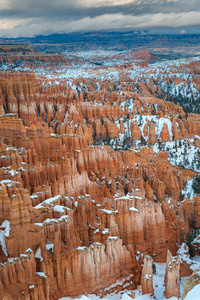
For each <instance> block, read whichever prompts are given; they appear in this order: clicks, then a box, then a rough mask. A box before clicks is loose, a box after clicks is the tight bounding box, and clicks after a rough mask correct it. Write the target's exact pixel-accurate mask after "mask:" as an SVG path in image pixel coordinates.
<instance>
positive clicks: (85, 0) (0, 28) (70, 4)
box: [0, 0, 200, 36]
mask: <svg viewBox="0 0 200 300" xmlns="http://www.w3.org/2000/svg"><path fill="white" fill-rule="evenodd" d="M0 2H1V5H0V36H2V35H5V36H20V35H27V36H32V35H36V34H48V33H55V32H60V33H63V32H69V31H76V30H98V29H99V30H101V29H120V28H121V29H123V28H136V29H137V28H140V29H141V28H148V27H154V26H155V27H159V26H164V27H179V26H192V25H196V26H198V25H200V21H199V20H200V15H199V12H200V9H199V5H198V2H199V0H192V1H188V0H177V1H176V0H140V1H139V0H133V1H131V0H57V1H55V0H54V1H52V0H35V1H30V0H1V1H0ZM177 18H178V19H179V20H180V22H177ZM145 20H146V21H145Z"/></svg>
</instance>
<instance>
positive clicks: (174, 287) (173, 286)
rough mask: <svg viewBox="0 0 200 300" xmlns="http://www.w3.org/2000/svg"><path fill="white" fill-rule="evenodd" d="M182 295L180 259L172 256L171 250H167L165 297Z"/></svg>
mask: <svg viewBox="0 0 200 300" xmlns="http://www.w3.org/2000/svg"><path fill="white" fill-rule="evenodd" d="M179 296H180V259H179V257H172V254H171V252H170V251H169V250H168V251H167V262H166V271H165V297H166V298H167V299H168V298H171V297H179Z"/></svg>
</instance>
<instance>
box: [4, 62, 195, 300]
mask: <svg viewBox="0 0 200 300" xmlns="http://www.w3.org/2000/svg"><path fill="white" fill-rule="evenodd" d="M53 63H54V62H53ZM142 67H147V64H146V63H144V65H142ZM123 76H124V80H123V82H121V83H118V84H119V85H120V89H123V88H124V89H125V90H126V91H127V92H126V93H122V92H121V90H120V91H119V92H117V91H116V90H115V89H114V85H115V84H116V83H114V80H113V81H109V80H108V82H105V81H104V80H102V82H100V83H99V84H101V89H99V90H97V89H95V85H96V84H97V82H96V81H95V80H93V79H90V81H87V80H86V79H84V78H78V79H73V80H71V81H70V84H69V83H68V84H64V83H63V84H59V85H55V86H52V87H48V88H47V87H45V85H41V84H40V82H39V80H37V79H36V78H35V77H34V76H33V75H30V74H20V73H2V74H1V75H0V113H1V115H0V137H1V141H0V235H1V246H0V259H1V262H2V265H1V268H0V294H1V296H2V297H8V299H9V297H11V295H12V297H13V298H14V299H24V298H23V297H22V296H21V291H23V293H24V295H25V296H24V297H26V298H27V299H31V300H37V299H58V298H59V297H62V296H76V295H78V294H80V293H84V292H87V293H93V292H97V293H98V292H100V290H101V289H104V288H106V287H108V286H110V285H111V284H113V283H114V282H115V281H116V280H117V279H120V280H121V279H123V280H126V281H127V282H128V284H129V285H130V287H131V288H136V287H137V285H138V284H141V285H142V291H143V294H144V293H151V294H153V285H152V283H153V282H152V259H151V257H150V256H152V257H153V258H154V261H157V262H165V261H166V257H167V266H168V267H167V271H166V277H165V281H166V292H165V294H166V297H171V296H173V295H174V296H177V295H178V290H179V281H178V280H179V277H178V274H179V268H180V263H179V261H178V259H177V260H176V261H175V262H174V260H173V259H172V257H171V254H170V255H169V253H168V256H167V249H169V250H170V251H171V252H172V254H173V255H175V254H176V251H177V250H178V246H177V245H180V244H181V243H182V242H184V241H185V240H186V238H187V235H188V232H189V231H190V230H191V229H192V224H196V225H197V227H199V224H200V220H199V214H198V212H199V206H200V197H198V196H194V197H193V199H189V198H190V195H189V194H188V193H186V192H185V198H184V201H181V199H182V198H183V197H184V195H183V194H182V191H183V190H185V188H186V187H187V186H186V181H189V180H192V178H193V177H194V176H195V175H196V173H195V171H192V170H185V169H183V168H180V167H178V166H177V164H176V163H174V162H173V161H172V155H171V152H173V151H174V152H177V153H179V155H183V151H184V153H185V155H186V154H187V151H191V152H192V151H193V152H194V151H196V152H194V153H197V149H198V141H197V140H198V138H197V137H196V135H198V133H199V132H200V125H199V116H198V115H192V114H191V115H189V116H187V118H186V115H185V113H184V111H183V109H182V108H181V107H180V106H178V105H175V104H174V103H171V102H164V101H163V100H161V99H159V98H156V97H155V95H154V96H152V94H151V92H150V91H151V90H152V89H153V82H151V89H150V87H148V88H147V85H145V84H144V83H141V84H140V85H139V89H140V90H141V91H143V92H141V93H140V95H138V94H136V93H135V92H134V91H135V87H134V84H133V83H132V84H127V80H126V76H125V75H123ZM86 86H87V89H86V88H85V87H86ZM74 87H75V88H74ZM76 87H77V89H76ZM80 87H81V88H80ZM78 88H80V89H78ZM77 90H78V92H77ZM157 90H159V89H157ZM142 94H143V95H144V96H142ZM147 94H148V96H147ZM170 143H171V144H172V145H173V147H172V149H171V150H170V149H168V147H170V145H171V144H170ZM183 143H184V144H183ZM161 146H162V147H161ZM159 147H160V148H159ZM170 151H171V152H170ZM176 159H177V160H178V159H179V157H177V158H176ZM170 161H172V162H173V163H174V164H171V163H170ZM187 197H188V198H187ZM191 200H192V201H191ZM181 263H182V265H183V264H184V263H183V262H181ZM142 265H143V268H142Z"/></svg>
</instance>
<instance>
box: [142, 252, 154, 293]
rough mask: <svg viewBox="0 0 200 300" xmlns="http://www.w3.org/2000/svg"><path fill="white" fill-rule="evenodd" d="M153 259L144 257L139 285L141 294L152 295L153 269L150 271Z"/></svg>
mask: <svg viewBox="0 0 200 300" xmlns="http://www.w3.org/2000/svg"><path fill="white" fill-rule="evenodd" d="M152 263H153V259H152V257H150V256H148V255H146V256H145V257H144V265H143V268H142V276H141V285H142V294H143V295H144V294H151V295H153V293H154V290H153V269H152Z"/></svg>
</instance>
